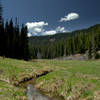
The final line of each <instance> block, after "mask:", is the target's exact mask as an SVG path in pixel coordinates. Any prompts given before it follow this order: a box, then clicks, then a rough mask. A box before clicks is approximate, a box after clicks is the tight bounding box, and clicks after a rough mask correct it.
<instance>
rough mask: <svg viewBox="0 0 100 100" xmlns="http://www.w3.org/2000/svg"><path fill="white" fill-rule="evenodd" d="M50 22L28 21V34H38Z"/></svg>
mask: <svg viewBox="0 0 100 100" xmlns="http://www.w3.org/2000/svg"><path fill="white" fill-rule="evenodd" d="M47 25H48V23H45V22H44V21H41V22H31V23H29V22H28V23H26V26H27V28H28V32H29V33H28V35H29V36H30V35H38V34H39V33H41V32H43V31H44V26H47Z"/></svg>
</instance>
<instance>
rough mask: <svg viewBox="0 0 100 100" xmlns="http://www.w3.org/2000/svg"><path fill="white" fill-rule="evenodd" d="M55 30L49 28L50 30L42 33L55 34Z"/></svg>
mask: <svg viewBox="0 0 100 100" xmlns="http://www.w3.org/2000/svg"><path fill="white" fill-rule="evenodd" d="M56 33H57V32H56V31H55V30H50V31H45V32H43V33H42V35H54V34H56Z"/></svg>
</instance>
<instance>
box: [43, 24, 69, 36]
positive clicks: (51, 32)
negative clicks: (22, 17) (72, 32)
mask: <svg viewBox="0 0 100 100" xmlns="http://www.w3.org/2000/svg"><path fill="white" fill-rule="evenodd" d="M61 32H62V33H64V32H68V31H67V30H66V29H65V28H64V27H60V26H58V27H57V28H56V29H55V30H50V31H45V32H43V33H42V35H54V34H57V33H61Z"/></svg>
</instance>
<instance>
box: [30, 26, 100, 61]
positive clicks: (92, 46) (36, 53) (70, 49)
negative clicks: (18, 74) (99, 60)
mask: <svg viewBox="0 0 100 100" xmlns="http://www.w3.org/2000/svg"><path fill="white" fill-rule="evenodd" d="M29 47H30V55H31V57H32V58H46V59H52V58H56V57H61V56H68V55H73V54H77V53H81V54H82V53H85V52H86V51H87V50H88V58H89V59H91V58H96V57H97V53H96V52H97V51H98V50H100V24H98V25H94V26H92V27H90V28H88V29H84V30H78V31H74V32H72V33H60V34H56V35H53V36H40V37H31V38H29Z"/></svg>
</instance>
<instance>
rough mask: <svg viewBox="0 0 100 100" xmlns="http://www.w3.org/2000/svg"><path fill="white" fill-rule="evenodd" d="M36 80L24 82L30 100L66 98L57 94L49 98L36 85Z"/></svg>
mask: <svg viewBox="0 0 100 100" xmlns="http://www.w3.org/2000/svg"><path fill="white" fill-rule="evenodd" d="M34 84H35V83H34V80H31V81H29V82H26V83H24V84H23V85H22V86H23V87H25V88H26V95H27V99H28V100H64V99H63V98H62V97H59V96H56V97H52V98H49V97H47V96H46V93H44V92H43V91H40V90H38V89H36V88H35V87H34Z"/></svg>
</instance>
